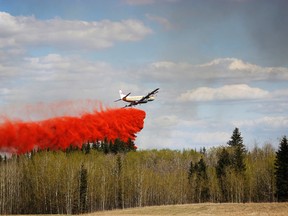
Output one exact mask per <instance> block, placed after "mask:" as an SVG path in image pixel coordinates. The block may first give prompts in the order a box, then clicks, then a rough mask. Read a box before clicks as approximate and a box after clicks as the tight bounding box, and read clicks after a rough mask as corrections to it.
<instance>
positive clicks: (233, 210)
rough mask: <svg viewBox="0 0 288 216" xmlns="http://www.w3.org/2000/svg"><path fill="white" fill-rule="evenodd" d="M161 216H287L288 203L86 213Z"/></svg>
mask: <svg viewBox="0 0 288 216" xmlns="http://www.w3.org/2000/svg"><path fill="white" fill-rule="evenodd" d="M98 215H106V216H114V215H121V216H128V215H129V216H131V215H138V216H142V215H143V216H144V215H145V216H148V215H150V216H154V215H155V216H156V215H157V216H159V215H165V216H167V215H198V216H204V215H205V216H208V215H216V216H240V215H241V216H242V215H251V216H252V215H253V216H254V215H261V216H262V215H263V216H264V215H265V216H266V215H267V216H268V215H269V216H275V215H277V216H287V215H288V203H245V204H243V203H222V204H217V203H202V204H189V205H169V206H152V207H143V208H131V209H125V210H113V211H104V212H96V213H90V214H85V216H98Z"/></svg>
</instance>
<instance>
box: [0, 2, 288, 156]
mask: <svg viewBox="0 0 288 216" xmlns="http://www.w3.org/2000/svg"><path fill="white" fill-rule="evenodd" d="M287 11H288V1H286V0H273V1H271V0H107V1H100V0H81V1H80V0H41V1H39V0H0V116H1V118H2V119H4V118H7V117H8V118H11V119H22V120H27V121H28V120H29V121H30V120H37V119H40V118H45V117H46V118H47V117H51V116H53V115H64V114H65V115H69V114H71V115H72V114H75V112H77V111H79V110H82V111H83V110H85V111H86V110H87V111H89V110H91V109H93V108H94V107H97V106H98V107H101V106H104V107H122V106H124V105H125V103H124V102H118V103H114V100H116V99H118V98H119V94H118V92H119V89H122V91H123V92H124V93H129V92H131V95H143V94H144V95H145V94H146V93H148V92H150V91H152V90H154V89H156V88H158V87H159V88H160V91H159V93H158V95H157V98H156V100H155V101H153V102H151V103H148V104H145V105H141V106H139V107H138V108H139V109H143V110H144V111H145V112H146V119H145V125H144V128H143V130H142V131H141V132H140V133H139V134H138V137H137V140H136V144H137V146H138V148H139V149H154V148H156V149H163V148H170V149H179V150H182V149H199V148H202V147H205V148H206V149H207V148H208V149H209V148H211V147H218V146H225V145H226V144H227V142H228V141H229V140H230V137H231V135H232V132H233V130H234V129H235V128H236V127H237V128H239V130H240V132H241V134H242V137H243V139H244V144H245V145H246V146H247V148H253V147H254V146H255V145H257V146H263V145H265V144H267V143H270V144H272V145H273V146H274V147H275V148H277V147H278V145H279V142H280V139H281V138H282V137H283V136H284V135H286V136H287V135H288V109H287V107H288V82H287V81H288V13H287ZM99 104H100V105H99Z"/></svg>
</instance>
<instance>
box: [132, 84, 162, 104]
mask: <svg viewBox="0 0 288 216" xmlns="http://www.w3.org/2000/svg"><path fill="white" fill-rule="evenodd" d="M158 90H159V88H157V89H155V90H153V91H152V92H149V93H148V94H147V95H146V96H144V97H142V98H141V99H140V100H139V101H137V104H138V103H141V102H143V101H145V100H146V99H148V98H149V97H150V96H151V95H154V94H156V93H158ZM137 104H135V105H137Z"/></svg>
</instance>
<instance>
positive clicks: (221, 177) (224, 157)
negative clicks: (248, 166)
mask: <svg viewBox="0 0 288 216" xmlns="http://www.w3.org/2000/svg"><path fill="white" fill-rule="evenodd" d="M218 158H219V159H218V161H217V165H216V175H217V178H218V181H219V184H220V189H221V195H222V198H221V201H222V202H227V201H228V191H227V185H226V184H225V183H226V170H227V168H228V167H229V166H231V159H230V155H229V152H228V151H227V149H226V148H223V149H222V151H221V152H220V154H219V156H218Z"/></svg>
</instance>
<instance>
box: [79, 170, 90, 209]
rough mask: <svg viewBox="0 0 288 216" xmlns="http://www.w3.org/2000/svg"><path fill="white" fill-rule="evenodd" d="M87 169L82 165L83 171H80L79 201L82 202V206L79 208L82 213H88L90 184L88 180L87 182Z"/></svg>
mask: <svg viewBox="0 0 288 216" xmlns="http://www.w3.org/2000/svg"><path fill="white" fill-rule="evenodd" d="M87 177H88V175H87V169H86V168H85V167H84V165H83V164H82V165H81V169H80V177H79V178H80V179H79V181H80V182H79V189H80V193H79V201H80V203H79V204H80V206H79V210H80V213H84V212H87V210H88V209H87V208H88V206H87V184H88V180H87Z"/></svg>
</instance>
